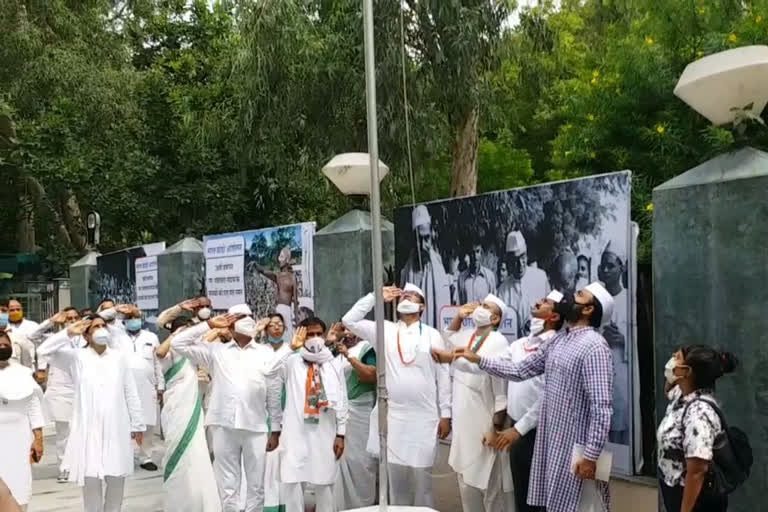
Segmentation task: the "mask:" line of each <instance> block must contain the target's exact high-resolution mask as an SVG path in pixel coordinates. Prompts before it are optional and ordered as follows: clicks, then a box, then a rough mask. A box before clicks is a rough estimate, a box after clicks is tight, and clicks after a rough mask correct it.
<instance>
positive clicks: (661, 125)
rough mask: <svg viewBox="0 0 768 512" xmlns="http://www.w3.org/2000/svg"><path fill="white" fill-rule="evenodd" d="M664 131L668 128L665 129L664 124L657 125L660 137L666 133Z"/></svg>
mask: <svg viewBox="0 0 768 512" xmlns="http://www.w3.org/2000/svg"><path fill="white" fill-rule="evenodd" d="M664 130H666V128H665V127H664V125H663V124H657V125H656V133H658V134H659V135H661V134H662V133H664Z"/></svg>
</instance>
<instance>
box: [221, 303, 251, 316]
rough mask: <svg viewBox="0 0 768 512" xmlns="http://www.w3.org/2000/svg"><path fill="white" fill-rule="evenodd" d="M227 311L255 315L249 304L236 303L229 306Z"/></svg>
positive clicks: (235, 313) (231, 313)
mask: <svg viewBox="0 0 768 512" xmlns="http://www.w3.org/2000/svg"><path fill="white" fill-rule="evenodd" d="M227 313H229V314H230V315H245V316H253V312H252V311H251V308H249V307H248V304H236V305H234V306H232V307H231V308H229V310H228V311H227Z"/></svg>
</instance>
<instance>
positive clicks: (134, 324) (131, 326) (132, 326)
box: [125, 318, 141, 332]
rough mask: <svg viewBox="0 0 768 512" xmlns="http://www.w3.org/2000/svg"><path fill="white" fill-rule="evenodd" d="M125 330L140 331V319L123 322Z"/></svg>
mask: <svg viewBox="0 0 768 512" xmlns="http://www.w3.org/2000/svg"><path fill="white" fill-rule="evenodd" d="M125 328H126V329H128V330H129V331H131V332H136V331H139V330H141V318H129V319H128V320H126V321H125Z"/></svg>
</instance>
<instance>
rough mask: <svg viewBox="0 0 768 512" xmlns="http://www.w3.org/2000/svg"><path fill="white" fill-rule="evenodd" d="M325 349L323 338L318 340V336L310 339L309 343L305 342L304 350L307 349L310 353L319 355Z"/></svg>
mask: <svg viewBox="0 0 768 512" xmlns="http://www.w3.org/2000/svg"><path fill="white" fill-rule="evenodd" d="M324 347H325V341H324V340H323V338H318V337H317V336H316V337H314V338H310V339H308V340H307V341H305V342H304V348H305V349H307V351H308V352H312V353H313V354H317V353H318V352H320V351H321V350H323V348H324Z"/></svg>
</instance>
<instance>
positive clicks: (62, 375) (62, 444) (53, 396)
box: [29, 308, 87, 483]
mask: <svg viewBox="0 0 768 512" xmlns="http://www.w3.org/2000/svg"><path fill="white" fill-rule="evenodd" d="M79 319H80V315H79V314H78V312H77V310H76V309H75V308H65V309H64V310H62V311H61V312H59V313H57V314H56V315H54V316H53V317H51V318H49V319H47V320H45V321H43V322H42V323H40V325H39V326H38V328H37V329H35V330H34V331H33V332H32V334H30V336H29V338H30V340H31V341H32V342H33V343H35V344H36V345H40V344H41V343H42V342H43V341H45V340H46V339H47V338H48V336H50V331H51V330H52V329H54V328H57V327H58V328H59V329H65V330H66V327H67V326H69V325H72V324H74V323H75V322H77V321H78V320H79ZM69 342H70V348H82V347H85V346H86V345H87V343H86V342H85V340H83V338H82V337H81V336H74V337H72V338H70V339H69ZM41 362H44V364H45V366H42V367H41V366H40V365H41ZM45 368H47V370H48V385H47V386H46V388H45V400H46V404H47V406H48V410H49V411H50V413H51V416H52V417H53V420H54V421H55V426H56V458H57V459H58V463H59V467H61V463H62V462H63V461H64V450H65V449H66V448H67V440H68V439H69V422H70V419H71V418H72V404H73V401H74V398H75V387H74V384H73V383H72V375H70V368H69V366H65V367H63V368H62V367H58V366H54V365H48V362H47V361H45V358H43V357H40V358H39V359H38V369H45ZM68 479H69V475H67V473H66V472H65V471H59V476H58V482H59V483H64V482H66V481H67V480H68Z"/></svg>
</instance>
